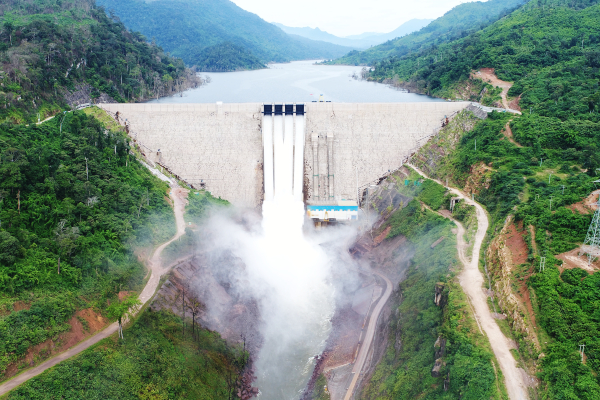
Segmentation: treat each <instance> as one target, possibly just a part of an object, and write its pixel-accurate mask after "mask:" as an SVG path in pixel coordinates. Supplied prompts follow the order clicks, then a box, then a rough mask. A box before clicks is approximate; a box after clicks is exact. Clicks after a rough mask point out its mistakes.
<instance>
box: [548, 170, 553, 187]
mask: <svg viewBox="0 0 600 400" xmlns="http://www.w3.org/2000/svg"><path fill="white" fill-rule="evenodd" d="M550 178H552V172H550V175H548V185H549V184H550Z"/></svg>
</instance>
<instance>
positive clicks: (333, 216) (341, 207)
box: [306, 200, 358, 222]
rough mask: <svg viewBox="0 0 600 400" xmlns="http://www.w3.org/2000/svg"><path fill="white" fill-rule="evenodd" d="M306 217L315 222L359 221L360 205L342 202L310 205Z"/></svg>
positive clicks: (348, 201) (349, 201)
mask: <svg viewBox="0 0 600 400" xmlns="http://www.w3.org/2000/svg"><path fill="white" fill-rule="evenodd" d="M306 215H308V218H310V219H312V220H313V221H314V222H347V221H356V220H358V204H357V203H356V202H355V201H352V200H340V201H337V202H335V203H333V204H308V205H307V206H306Z"/></svg>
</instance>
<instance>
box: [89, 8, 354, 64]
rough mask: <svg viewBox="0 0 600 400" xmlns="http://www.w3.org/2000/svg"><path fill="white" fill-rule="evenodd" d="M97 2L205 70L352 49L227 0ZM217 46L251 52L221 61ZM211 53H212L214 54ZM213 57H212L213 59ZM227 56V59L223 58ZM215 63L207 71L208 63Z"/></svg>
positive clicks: (331, 54) (232, 54)
mask: <svg viewBox="0 0 600 400" xmlns="http://www.w3.org/2000/svg"><path fill="white" fill-rule="evenodd" d="M97 3H98V5H101V6H103V7H105V8H106V10H107V12H109V13H111V15H116V16H117V17H118V18H119V19H120V20H121V21H122V22H123V23H124V24H125V26H127V27H128V28H129V29H132V30H135V31H139V32H141V33H142V34H144V35H145V36H146V37H148V38H153V40H156V42H157V43H158V44H159V45H160V46H162V47H163V48H164V49H165V50H166V51H169V52H170V53H171V54H173V55H174V56H176V57H180V58H181V59H183V61H184V62H185V63H186V64H187V65H189V66H194V65H195V66H196V67H197V68H198V69H199V70H201V71H205V70H206V71H215V70H219V71H220V70H221V68H223V67H224V66H228V67H230V69H229V70H231V71H235V70H237V69H241V68H246V67H248V66H252V65H255V64H256V63H255V62H254V61H252V62H250V60H254V58H256V59H258V60H259V62H260V63H263V64H264V63H267V62H271V61H274V62H288V61H292V60H310V59H331V58H336V57H340V56H342V55H344V54H345V53H347V52H348V51H349V50H350V48H349V47H344V46H339V45H335V44H331V43H327V42H321V41H315V40H310V39H306V38H301V37H298V36H291V35H288V34H286V33H285V32H283V31H282V30H281V29H280V28H278V27H276V26H275V25H273V24H270V23H268V22H266V21H264V20H262V19H261V18H260V17H259V16H257V15H256V14H252V13H250V12H248V11H245V10H243V9H241V8H240V7H238V6H237V5H235V4H234V3H233V2H230V1H227V0H214V1H203V0H158V1H152V2H144V1H141V0H98V1H97ZM214 46H225V47H226V48H231V47H232V46H235V47H236V48H242V49H245V53H247V54H250V55H251V56H250V57H249V56H244V57H240V56H239V55H238V54H237V53H235V52H232V51H229V50H228V51H224V50H225V49H223V48H221V49H220V50H219V51H220V52H221V58H220V62H215V61H218V60H215V59H214V53H215V49H212V50H209V51H208V53H207V51H206V49H207V48H211V47H214ZM216 49H219V47H217V48H216ZM210 53H213V55H212V56H211V55H210ZM208 56H210V57H208ZM224 56H226V57H227V58H223V57H224ZM208 60H210V61H213V63H212V64H209V65H208V68H206V69H205V65H206V62H207V61H208Z"/></svg>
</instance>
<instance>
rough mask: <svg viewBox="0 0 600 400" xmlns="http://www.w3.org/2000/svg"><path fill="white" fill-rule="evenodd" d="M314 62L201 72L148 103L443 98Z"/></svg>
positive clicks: (357, 69)
mask: <svg viewBox="0 0 600 400" xmlns="http://www.w3.org/2000/svg"><path fill="white" fill-rule="evenodd" d="M314 63H315V61H295V62H292V63H289V64H271V65H269V68H268V69H261V70H257V71H240V72H208V73H204V72H203V73H201V75H202V76H203V77H205V76H208V77H210V80H211V82H210V83H208V84H206V85H204V86H202V87H200V88H198V89H192V90H188V91H186V92H184V93H183V97H180V96H179V95H177V96H173V97H163V98H161V99H159V100H152V101H150V102H151V103H214V102H217V101H222V102H224V103H283V102H287V103H291V102H296V103H302V102H310V101H313V100H319V95H321V94H323V96H324V98H325V100H329V101H332V102H343V103H396V102H402V103H407V102H420V101H443V100H441V99H436V98H433V97H429V96H424V95H420V94H415V93H405V92H402V91H399V90H396V89H394V88H391V87H389V86H388V85H383V84H381V83H375V82H367V81H359V80H355V79H352V77H351V76H352V74H353V73H356V75H360V70H361V68H362V67H352V66H344V65H314Z"/></svg>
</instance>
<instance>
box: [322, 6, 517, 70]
mask: <svg viewBox="0 0 600 400" xmlns="http://www.w3.org/2000/svg"><path fill="white" fill-rule="evenodd" d="M527 1H528V0H489V1H486V2H480V1H476V2H468V3H463V4H461V5H458V6H456V7H454V8H453V9H452V10H450V11H448V12H447V13H446V14H444V15H443V16H442V17H440V18H438V19H436V20H434V21H433V22H431V23H429V24H428V25H427V26H426V27H424V28H422V29H421V30H419V31H417V32H414V33H411V34H410V35H407V36H404V37H401V38H399V39H395V40H390V41H388V42H386V43H383V44H380V45H379V46H374V47H372V48H370V49H367V50H365V51H361V52H359V51H356V50H355V51H352V52H350V53H348V54H347V55H345V56H344V57H342V58H340V59H338V60H334V61H332V63H333V64H350V65H371V64H373V63H374V62H376V61H380V60H383V59H387V58H389V57H402V56H404V55H406V54H410V53H413V52H418V51H421V50H423V49H428V48H430V47H431V46H434V47H436V46H439V45H440V44H442V43H446V42H449V41H452V40H455V39H458V38H461V37H465V36H467V35H469V34H470V33H473V32H477V31H479V30H480V29H482V28H483V27H485V26H487V25H489V24H490V23H493V22H495V21H497V20H498V19H500V18H502V17H503V16H505V15H507V14H509V13H510V12H511V11H512V10H514V9H515V8H517V7H519V6H521V5H523V4H524V3H526V2H527Z"/></svg>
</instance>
